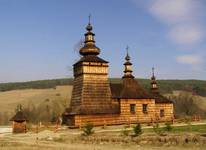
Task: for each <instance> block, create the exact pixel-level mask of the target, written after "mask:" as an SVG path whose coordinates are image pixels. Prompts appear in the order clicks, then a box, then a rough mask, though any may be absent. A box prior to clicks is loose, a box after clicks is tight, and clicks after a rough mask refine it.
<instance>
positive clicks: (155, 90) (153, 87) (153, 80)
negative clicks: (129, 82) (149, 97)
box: [150, 67, 159, 94]
mask: <svg viewBox="0 0 206 150" xmlns="http://www.w3.org/2000/svg"><path fill="white" fill-rule="evenodd" d="M150 90H151V92H152V93H153V94H158V93H159V91H158V86H157V81H156V77H155V75H154V67H153V68H152V77H151V89H150Z"/></svg>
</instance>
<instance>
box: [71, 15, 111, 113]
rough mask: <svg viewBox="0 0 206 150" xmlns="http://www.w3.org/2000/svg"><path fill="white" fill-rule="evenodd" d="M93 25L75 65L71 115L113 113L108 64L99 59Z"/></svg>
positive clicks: (88, 29) (87, 32) (88, 26)
mask: <svg viewBox="0 0 206 150" xmlns="http://www.w3.org/2000/svg"><path fill="white" fill-rule="evenodd" d="M92 29H93V27H92V25H91V23H90V17H89V23H88V25H87V26H86V33H85V34H84V35H85V40H84V46H83V47H82V48H81V49H80V50H79V53H80V55H81V58H80V60H79V61H78V62H76V63H75V64H74V65H73V72H74V84H73V91H72V98H71V103H70V114H104V113H111V112H112V102H111V91H110V85H109V80H108V62H107V61H105V60H103V59H102V58H100V57H98V55H99V54H100V49H99V48H98V47H97V46H96V45H95V40H94V36H95V34H94V33H93V32H92Z"/></svg>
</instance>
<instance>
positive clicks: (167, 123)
mask: <svg viewBox="0 0 206 150" xmlns="http://www.w3.org/2000/svg"><path fill="white" fill-rule="evenodd" d="M165 130H166V131H172V125H171V123H170V122H166V123H165Z"/></svg>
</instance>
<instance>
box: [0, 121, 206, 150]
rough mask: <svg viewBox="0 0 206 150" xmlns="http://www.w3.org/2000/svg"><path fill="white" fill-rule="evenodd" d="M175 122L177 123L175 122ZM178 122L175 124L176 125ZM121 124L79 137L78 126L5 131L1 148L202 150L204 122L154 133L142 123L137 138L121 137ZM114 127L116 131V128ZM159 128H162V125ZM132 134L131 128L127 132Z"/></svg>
mask: <svg viewBox="0 0 206 150" xmlns="http://www.w3.org/2000/svg"><path fill="white" fill-rule="evenodd" d="M176 125H177V124H176ZM178 125H179V124H178ZM123 127H124V126H107V127H106V128H104V129H103V128H102V127H95V128H94V131H95V133H94V134H93V135H90V136H82V135H81V133H82V130H80V129H66V128H64V129H62V130H60V131H58V132H54V131H53V130H52V129H49V130H44V131H41V132H39V133H38V134H36V133H34V132H28V133H26V134H5V135H4V136H0V149H1V150H8V149H10V150H20V149H21V150H27V149H31V150H35V149H41V150H50V149H51V150H53V149H55V150H108V149H112V150H136V149H138V150H150V149H152V150H155V149H158V150H165V149H167V150H173V149H174V150H184V149H187V150H192V149H198V150H204V149H205V146H206V135H205V134H204V133H206V124H199V125H190V124H189V125H185V126H174V127H173V128H172V131H170V132H166V131H165V134H164V135H158V134H156V133H155V132H154V131H153V128H152V127H151V126H150V128H148V126H143V129H142V130H143V134H142V135H140V136H137V137H133V136H131V135H132V134H129V135H128V136H124V135H122V134H121V129H122V128H123ZM117 129H118V130H117ZM160 129H161V130H165V129H164V126H163V124H162V125H161V126H160ZM128 130H130V128H128ZM130 133H132V131H130Z"/></svg>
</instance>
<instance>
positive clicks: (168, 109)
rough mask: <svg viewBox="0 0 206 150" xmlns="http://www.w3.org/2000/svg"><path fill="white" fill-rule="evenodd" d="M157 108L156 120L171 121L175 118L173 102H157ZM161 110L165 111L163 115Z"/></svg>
mask: <svg viewBox="0 0 206 150" xmlns="http://www.w3.org/2000/svg"><path fill="white" fill-rule="evenodd" d="M155 110H156V117H157V118H156V120H158V121H171V120H173V119H174V116H173V111H174V110H173V104H172V103H157V104H155ZM161 110H163V112H164V114H163V116H161Z"/></svg>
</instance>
